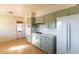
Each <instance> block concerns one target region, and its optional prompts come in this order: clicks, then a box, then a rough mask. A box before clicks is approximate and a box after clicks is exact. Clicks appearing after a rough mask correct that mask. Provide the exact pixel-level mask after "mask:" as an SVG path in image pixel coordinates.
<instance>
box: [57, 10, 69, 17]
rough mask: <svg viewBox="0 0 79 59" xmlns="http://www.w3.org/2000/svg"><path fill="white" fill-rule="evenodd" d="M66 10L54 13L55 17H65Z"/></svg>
mask: <svg viewBox="0 0 79 59" xmlns="http://www.w3.org/2000/svg"><path fill="white" fill-rule="evenodd" d="M68 12H69V10H68V9H64V10H60V11H58V12H56V17H62V16H67V15H68V14H69V13H68Z"/></svg>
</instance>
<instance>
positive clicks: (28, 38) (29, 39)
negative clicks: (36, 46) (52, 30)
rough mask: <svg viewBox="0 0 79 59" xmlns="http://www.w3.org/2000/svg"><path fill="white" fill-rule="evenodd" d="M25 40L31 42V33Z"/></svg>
mask: <svg viewBox="0 0 79 59" xmlns="http://www.w3.org/2000/svg"><path fill="white" fill-rule="evenodd" d="M27 41H28V42H29V43H31V42H32V36H31V35H27Z"/></svg>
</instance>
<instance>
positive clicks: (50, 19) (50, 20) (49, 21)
mask: <svg viewBox="0 0 79 59" xmlns="http://www.w3.org/2000/svg"><path fill="white" fill-rule="evenodd" d="M43 18H44V24H45V25H46V26H47V27H48V28H55V27H56V19H55V15H54V14H48V15H45V16H43Z"/></svg>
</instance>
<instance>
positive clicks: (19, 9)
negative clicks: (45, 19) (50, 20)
mask: <svg viewBox="0 0 79 59" xmlns="http://www.w3.org/2000/svg"><path fill="white" fill-rule="evenodd" d="M55 6H56V9H57V6H59V4H0V13H3V14H9V13H8V11H12V12H13V15H17V16H22V17H24V16H26V15H27V14H28V13H29V12H39V11H42V10H45V9H48V8H49V9H50V8H54V9H55ZM60 6H61V4H60Z"/></svg>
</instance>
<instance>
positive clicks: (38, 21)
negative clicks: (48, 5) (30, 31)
mask: <svg viewBox="0 0 79 59" xmlns="http://www.w3.org/2000/svg"><path fill="white" fill-rule="evenodd" d="M35 23H44V20H43V16H39V17H36V21H35Z"/></svg>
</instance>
